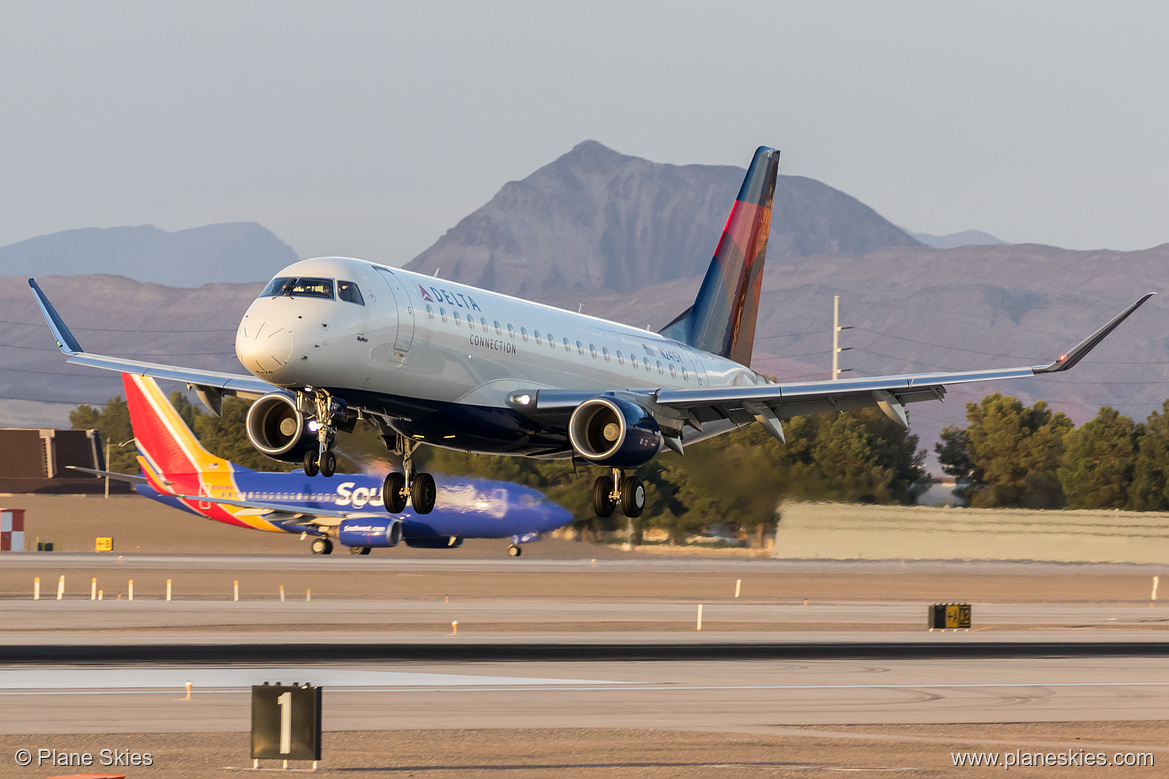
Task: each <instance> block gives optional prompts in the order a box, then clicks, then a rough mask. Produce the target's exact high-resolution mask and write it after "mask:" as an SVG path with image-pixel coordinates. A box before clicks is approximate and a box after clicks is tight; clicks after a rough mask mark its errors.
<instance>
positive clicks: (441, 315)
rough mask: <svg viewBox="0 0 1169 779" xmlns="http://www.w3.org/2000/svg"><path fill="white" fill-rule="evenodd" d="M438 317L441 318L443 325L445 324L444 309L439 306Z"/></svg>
mask: <svg viewBox="0 0 1169 779" xmlns="http://www.w3.org/2000/svg"><path fill="white" fill-rule="evenodd" d="M438 315H439V317H441V318H442V321H443V324H446V309H445V308H442V307H441V306H440V307H439V309H438Z"/></svg>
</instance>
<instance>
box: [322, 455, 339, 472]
mask: <svg viewBox="0 0 1169 779" xmlns="http://www.w3.org/2000/svg"><path fill="white" fill-rule="evenodd" d="M319 465H320V466H321V475H322V476H332V475H333V474H334V473H336V472H337V455H335V454H333V453H332V452H325V453H324V454H322V455H321V458H320V463H319Z"/></svg>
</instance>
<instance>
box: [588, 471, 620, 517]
mask: <svg viewBox="0 0 1169 779" xmlns="http://www.w3.org/2000/svg"><path fill="white" fill-rule="evenodd" d="M612 488H613V479H612V477H610V476H598V477H597V480H596V481H595V482H593V511H595V512H596V513H597V516H598V517H600V518H601V519H606V518H608V517H611V516H613V509H615V508H616V507H617V506H616V504H614V502H613V498H612V496H611V495H610V491H611V490H612Z"/></svg>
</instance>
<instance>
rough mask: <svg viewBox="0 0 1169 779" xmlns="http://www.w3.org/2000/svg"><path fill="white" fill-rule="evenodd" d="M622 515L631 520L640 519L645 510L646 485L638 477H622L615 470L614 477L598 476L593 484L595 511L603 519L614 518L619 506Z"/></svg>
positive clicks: (619, 472)
mask: <svg viewBox="0 0 1169 779" xmlns="http://www.w3.org/2000/svg"><path fill="white" fill-rule="evenodd" d="M618 502H620V504H621V513H622V514H624V515H625V516H627V517H629V518H630V519H632V518H634V517H640V516H641V512H642V511H644V510H645V484H643V483H642V481H641V479H639V478H637V477H636V476H625V477H622V476H621V469H620V468H614V469H613V475H612V476H598V477H597V480H596V481H595V482H593V511H595V512H597V516H598V517H601V518H602V519H604V518H606V517H611V516H613V511H614V509H616V508H617V504H618Z"/></svg>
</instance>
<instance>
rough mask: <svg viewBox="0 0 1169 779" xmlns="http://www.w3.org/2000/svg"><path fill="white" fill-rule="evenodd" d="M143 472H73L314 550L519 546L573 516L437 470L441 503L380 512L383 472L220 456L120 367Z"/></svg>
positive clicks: (507, 489)
mask: <svg viewBox="0 0 1169 779" xmlns="http://www.w3.org/2000/svg"><path fill="white" fill-rule="evenodd" d="M122 383H123V385H124V386H125V388H126V405H127V407H128V409H129V411H130V424H131V426H132V427H133V429H134V440H135V442H136V444H137V447H138V464H139V466H141V468H142V474H143V475H142V476H128V475H126V474H121V473H110V472H108V471H98V470H93V469H90V468H77V467H74V470H79V471H84V472H86V473H92V474H95V475H98V476H107V477H109V478H113V479H121V480H124V481H130V482H133V483H134V489H135V490H136V491H137V492H138V494H140V495H144V496H146V497H148V498H152V499H154V500H157V501H159V502H160V503H165V504H167V505H168V506H173V507H174V508H179V509H183V510H184V511H189V512H191V513H193V514H198V515H199V516H203V517H207V518H208V519H213V520H215V521H217V522H223V523H226V524H229V525H237V526H239V527H248V528H253V529H255V530H267V531H272V532H278V533H299V534H300V535H301V536H302V537H308V536H311V537H312V539H313V541H312V551H313V554H329V553H331V552H332V551H333V543H334V541H336V542H338V543H340V544H341V545H342V546H347V547H349V551H350V552H352V553H353V554H363V555H364V554H369V552H370V549H371V548H373V547H390V546H397V545H398V544H399V543H405V544H406V546H413V547H424V548H428V549H439V548H442V549H446V548H457V547H459V546H462V545H463V539H465V538H509V537H510V538H511V541H512V543H511V546H510V547H508V554H510V555H511V556H512V557H518V556H519V555H520V554H521V553H522V547H521V546H520V544H522V543H526V542H529V541H534V540H536V538H537V537H538V536H539V535H540V534H541V533H544V532H547V531H549V530H555V529H556V528H558V527H563V526H564V525H567V524H568V523H569V522H571V521H572V514H571V513H570V512H569V511H567V510H566V509H564V508H561V507H560V506H558V505H556V504H555V503H553V502H551V501H550V500H548V498H546V497H545V496H544V495H543V494H541V493H540V492H537V491H536V490H534V489H531V488H529V487H524V486H521V485H518V484H508V483H505V482H497V481H487V480H483V479H455V478H443V480H442V482H441V483H440V484H439V486H438V494H439V495H440V496H441V497H442V506H441V507H440V508H438V509H437V510H435V511H433V512H431V513H429V514H427V515H426V516H424V517H423V516H418V515H417V514H416V513H415V512H410V511H406V512H404V513H402V514H401V515H400V516H392V517H388V516H386V512H385V509H384V508H383V507H382V483H383V481H382V477H380V476H373V475H348V474H347V475H345V476H344V477H338V478H337V479H329V478H326V477H324V476H307V475H305V474H303V473H300V472H299V471H293V472H292V473H263V472H260V471H253V470H251V469H250V468H244V467H243V466H240V465H236V464H235V463H233V462H230V461H228V460H224V459H223V458H222V457H216V456H215V455H213V454H211V453H210V452H208V451H207V450H206V449H204V448H203V446H202V445H201V444H200V443H199V441H198V439H196V438H195V435H194V434H193V433H192V432H191V430H190V428H188V427H187V425H186V423H184V422H183V419H182V417H180V416H179V415H178V412H176V411H175V409H174V407H173V406H171V404H170V401H169V400H167V397H166V395H164V394H163V393H162V390H160V389H159V387H158V384H156V383H155V381H154V379H152V378H149V377H145V376H136V375H133V374H128V373H124V374H122Z"/></svg>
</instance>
